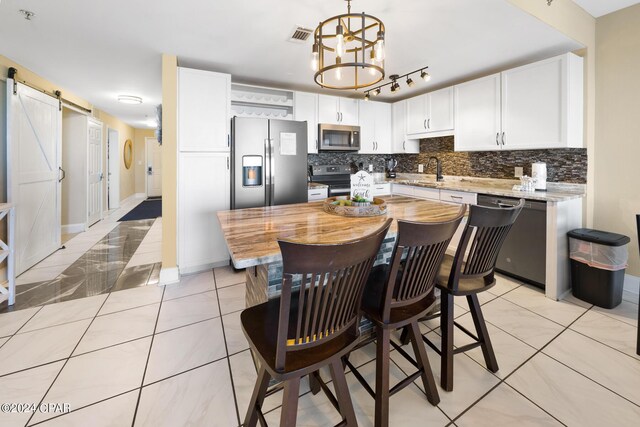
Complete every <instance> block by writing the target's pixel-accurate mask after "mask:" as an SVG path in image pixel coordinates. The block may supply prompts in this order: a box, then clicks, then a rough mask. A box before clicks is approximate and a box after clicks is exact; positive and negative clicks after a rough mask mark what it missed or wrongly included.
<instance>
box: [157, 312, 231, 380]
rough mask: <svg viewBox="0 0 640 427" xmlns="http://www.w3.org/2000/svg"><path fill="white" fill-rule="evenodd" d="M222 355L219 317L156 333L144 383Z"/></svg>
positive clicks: (222, 347)
mask: <svg viewBox="0 0 640 427" xmlns="http://www.w3.org/2000/svg"><path fill="white" fill-rule="evenodd" d="M226 355H227V352H226V349H225V345H224V338H223V335H222V324H221V322H220V318H219V317H218V318H215V319H211V320H206V321H204V322H200V323H196V324H194V325H189V326H184V327H182V328H177V329H172V330H170V331H167V332H163V333H160V334H157V335H156V336H155V337H154V339H153V345H152V347H151V354H150V356H149V363H148V364H147V372H146V374H145V377H144V383H145V385H146V384H150V383H153V382H156V381H159V380H161V379H164V378H167V377H170V376H172V375H176V374H179V373H181V372H184V371H187V370H189V369H193V368H195V367H197V366H201V365H204V364H205V363H209V362H213V361H214V360H218V359H220V358H223V357H225V356H226Z"/></svg>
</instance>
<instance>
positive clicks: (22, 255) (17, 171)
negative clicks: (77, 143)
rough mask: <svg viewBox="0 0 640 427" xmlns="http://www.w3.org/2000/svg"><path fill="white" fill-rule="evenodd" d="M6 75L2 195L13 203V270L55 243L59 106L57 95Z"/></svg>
mask: <svg viewBox="0 0 640 427" xmlns="http://www.w3.org/2000/svg"><path fill="white" fill-rule="evenodd" d="M13 87H14V86H13V80H11V79H9V80H7V116H8V120H7V122H8V132H7V136H8V138H7V181H8V182H7V184H8V185H7V193H8V194H7V196H8V200H9V202H12V203H14V204H15V209H16V210H15V218H16V224H15V227H16V228H15V230H16V231H15V269H16V275H18V274H20V273H22V272H24V271H25V270H27V269H28V268H30V267H31V266H33V265H34V264H36V263H37V262H39V261H41V260H42V259H43V258H45V257H46V256H48V255H50V254H51V253H53V252H54V251H56V250H57V249H58V248H59V247H60V237H61V236H60V232H61V231H60V230H61V200H60V194H61V193H60V189H61V185H60V178H61V176H60V175H61V174H60V170H61V169H60V166H61V155H62V148H61V129H62V111H60V108H59V103H58V100H57V99H56V98H53V97H51V96H49V95H46V94H44V93H42V92H39V91H36V90H34V89H31V88H29V87H27V86H25V85H22V84H20V83H18V84H17V91H16V94H14V93H13Z"/></svg>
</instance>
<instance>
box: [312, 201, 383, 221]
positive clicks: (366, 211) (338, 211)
mask: <svg viewBox="0 0 640 427" xmlns="http://www.w3.org/2000/svg"><path fill="white" fill-rule="evenodd" d="M339 200H340V198H339V197H329V198H328V199H326V200H325V201H324V203H323V204H322V209H323V210H324V211H325V212H327V213H330V214H333V215H340V216H351V217H367V216H378V215H384V214H386V213H387V203H386V202H385V201H384V200H382V199H379V198H377V197H374V198H373V202H367V203H356V202H351V206H340V205H339V204H334V203H335V202H337V201H339ZM356 205H358V206H356ZM360 205H363V206H360Z"/></svg>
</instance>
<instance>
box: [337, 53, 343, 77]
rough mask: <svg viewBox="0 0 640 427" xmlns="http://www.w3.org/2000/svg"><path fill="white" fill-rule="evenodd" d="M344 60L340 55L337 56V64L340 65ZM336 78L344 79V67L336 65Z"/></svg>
mask: <svg viewBox="0 0 640 427" xmlns="http://www.w3.org/2000/svg"><path fill="white" fill-rule="evenodd" d="M341 63H342V60H341V59H340V57H337V58H336V65H340V64H341ZM336 80H342V67H336Z"/></svg>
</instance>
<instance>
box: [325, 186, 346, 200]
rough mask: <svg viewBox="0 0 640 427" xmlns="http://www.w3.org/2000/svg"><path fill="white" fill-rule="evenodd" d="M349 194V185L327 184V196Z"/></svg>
mask: <svg viewBox="0 0 640 427" xmlns="http://www.w3.org/2000/svg"><path fill="white" fill-rule="evenodd" d="M350 195H351V187H350V186H344V185H330V186H329V197H336V196H347V197H349V196H350Z"/></svg>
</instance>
